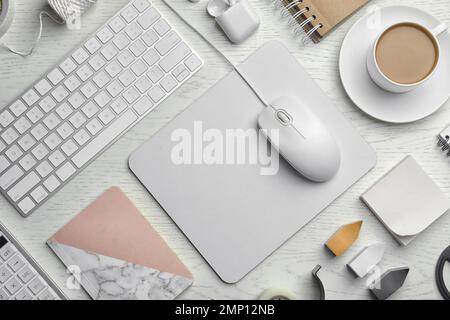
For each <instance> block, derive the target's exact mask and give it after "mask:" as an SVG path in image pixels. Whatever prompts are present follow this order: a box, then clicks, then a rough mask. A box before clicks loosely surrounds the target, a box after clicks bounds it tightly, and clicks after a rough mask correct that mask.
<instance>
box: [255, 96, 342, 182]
mask: <svg viewBox="0 0 450 320" xmlns="http://www.w3.org/2000/svg"><path fill="white" fill-rule="evenodd" d="M258 126H259V127H260V129H263V134H264V135H265V136H266V137H267V139H268V140H269V141H270V143H271V144H272V146H273V147H274V149H275V150H277V151H278V152H279V154H280V155H281V156H282V157H283V158H284V159H285V160H286V161H287V162H288V163H289V164H290V165H291V166H292V167H293V168H294V169H295V170H297V171H298V172H299V173H300V174H301V175H303V176H304V177H305V178H307V179H309V180H311V181H314V182H326V181H329V180H331V179H332V178H333V177H334V176H335V175H336V173H337V172H338V170H339V167H340V163H341V155H340V151H339V147H338V144H337V142H336V140H335V138H334V137H333V135H332V134H331V133H330V131H329V130H328V128H327V127H326V126H325V125H324V124H323V122H322V121H321V120H320V119H319V118H318V117H317V116H316V115H315V114H314V113H313V112H311V110H310V109H309V107H308V106H306V105H304V104H302V103H300V102H299V101H297V100H296V99H294V98H292V97H280V98H278V99H276V100H275V101H274V102H272V103H271V104H270V105H269V106H268V107H266V108H265V109H264V111H262V112H261V114H260V116H259V118H258ZM277 129H278V131H279V139H271V137H270V131H271V130H277ZM272 140H278V141H272Z"/></svg>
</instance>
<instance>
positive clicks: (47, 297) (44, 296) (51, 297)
mask: <svg viewBox="0 0 450 320" xmlns="http://www.w3.org/2000/svg"><path fill="white" fill-rule="evenodd" d="M55 298H56V297H55V296H54V295H53V293H51V292H50V290H49V289H45V290H44V291H42V292H41V293H40V294H39V296H38V300H55Z"/></svg>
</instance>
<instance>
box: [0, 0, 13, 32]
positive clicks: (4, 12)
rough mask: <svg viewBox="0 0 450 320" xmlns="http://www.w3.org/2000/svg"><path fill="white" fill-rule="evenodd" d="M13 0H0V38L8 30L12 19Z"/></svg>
mask: <svg viewBox="0 0 450 320" xmlns="http://www.w3.org/2000/svg"><path fill="white" fill-rule="evenodd" d="M14 6H15V2H14V0H2V1H0V38H1V37H3V35H4V34H5V33H6V32H7V31H8V29H9V27H10V26H11V23H12V22H13V20H14V10H15V7H14Z"/></svg>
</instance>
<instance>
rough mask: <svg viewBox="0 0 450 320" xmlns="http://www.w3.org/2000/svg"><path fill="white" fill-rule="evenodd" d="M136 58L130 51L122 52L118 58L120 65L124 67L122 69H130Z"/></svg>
mask: <svg viewBox="0 0 450 320" xmlns="http://www.w3.org/2000/svg"><path fill="white" fill-rule="evenodd" d="M134 59H135V58H134V56H133V55H132V54H131V53H130V51H128V50H124V51H122V52H121V53H120V54H119V55H118V56H117V61H119V63H120V64H121V65H122V67H124V68H126V67H128V66H129V65H130V64H132V63H133V61H134Z"/></svg>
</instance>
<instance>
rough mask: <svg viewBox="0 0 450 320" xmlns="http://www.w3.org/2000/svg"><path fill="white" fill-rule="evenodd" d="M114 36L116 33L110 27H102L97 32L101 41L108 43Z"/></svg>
mask: <svg viewBox="0 0 450 320" xmlns="http://www.w3.org/2000/svg"><path fill="white" fill-rule="evenodd" d="M113 37H114V34H113V33H112V32H111V30H110V29H109V28H108V27H104V28H102V29H101V30H100V31H99V32H97V38H99V39H100V41H101V42H103V43H107V42H108V41H109V40H111V39H112V38H113Z"/></svg>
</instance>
